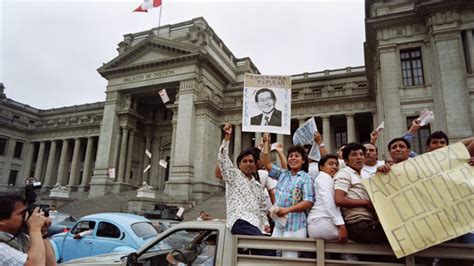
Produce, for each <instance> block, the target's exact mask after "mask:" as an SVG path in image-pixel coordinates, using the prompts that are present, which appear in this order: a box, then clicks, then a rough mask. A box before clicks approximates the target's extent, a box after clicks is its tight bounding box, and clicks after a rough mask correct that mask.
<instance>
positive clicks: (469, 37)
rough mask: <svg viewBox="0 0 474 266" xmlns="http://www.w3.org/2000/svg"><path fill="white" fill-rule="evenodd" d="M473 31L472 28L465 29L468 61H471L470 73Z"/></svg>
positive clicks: (473, 59) (473, 68)
mask: <svg viewBox="0 0 474 266" xmlns="http://www.w3.org/2000/svg"><path fill="white" fill-rule="evenodd" d="M473 33H474V31H473V30H466V39H467V47H468V48H467V52H468V53H469V54H468V57H469V61H470V63H471V74H472V73H474V41H473V39H472V38H473V37H472V34H473Z"/></svg>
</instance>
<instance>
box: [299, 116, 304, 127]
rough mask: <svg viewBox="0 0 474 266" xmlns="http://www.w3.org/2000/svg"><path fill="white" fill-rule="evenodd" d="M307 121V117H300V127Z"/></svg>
mask: <svg viewBox="0 0 474 266" xmlns="http://www.w3.org/2000/svg"><path fill="white" fill-rule="evenodd" d="M305 122H306V118H298V125H299V126H298V127H300V126H302V125H303V124H304V123H305Z"/></svg>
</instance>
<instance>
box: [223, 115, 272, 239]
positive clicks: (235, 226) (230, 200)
mask: <svg viewBox="0 0 474 266" xmlns="http://www.w3.org/2000/svg"><path fill="white" fill-rule="evenodd" d="M231 135H232V126H231V125H230V124H226V125H225V126H224V140H223V141H222V145H221V147H220V148H219V157H218V162H219V167H220V169H221V173H222V177H223V179H224V181H225V185H226V206H227V227H228V228H229V229H230V230H231V233H232V234H239V235H263V233H262V231H269V229H270V228H269V223H268V219H267V215H266V211H265V209H266V208H265V207H266V203H265V197H264V194H263V188H262V186H261V185H260V183H259V182H257V180H255V178H254V177H253V173H254V171H255V169H256V165H255V163H256V161H257V156H256V155H255V154H254V153H253V152H252V151H251V150H250V149H246V150H244V151H242V152H241V153H240V154H239V156H238V157H237V165H238V168H235V167H234V165H233V164H232V161H231V160H230V158H229V140H230V138H231Z"/></svg>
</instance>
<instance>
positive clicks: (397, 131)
mask: <svg viewBox="0 0 474 266" xmlns="http://www.w3.org/2000/svg"><path fill="white" fill-rule="evenodd" d="M379 54H380V77H381V78H380V81H379V82H378V87H379V89H378V90H377V93H378V94H377V113H379V114H380V116H379V117H380V118H381V119H385V125H386V127H385V129H384V133H383V134H382V137H383V143H382V144H381V145H382V146H381V147H384V146H385V144H386V143H388V141H389V140H391V139H393V138H396V137H400V136H401V135H402V134H403V133H404V132H405V131H406V122H405V118H404V116H402V111H401V106H400V91H399V90H400V89H399V88H401V87H403V84H401V81H402V78H401V69H400V54H399V52H398V50H397V46H396V45H392V46H386V47H384V48H383V49H379Z"/></svg>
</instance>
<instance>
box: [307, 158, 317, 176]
mask: <svg viewBox="0 0 474 266" xmlns="http://www.w3.org/2000/svg"><path fill="white" fill-rule="evenodd" d="M308 174H309V175H310V176H311V177H312V178H313V180H314V179H315V178H316V177H317V176H318V175H319V163H317V162H310V163H309V166H308Z"/></svg>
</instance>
